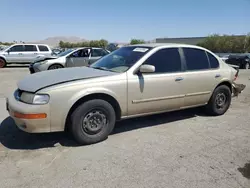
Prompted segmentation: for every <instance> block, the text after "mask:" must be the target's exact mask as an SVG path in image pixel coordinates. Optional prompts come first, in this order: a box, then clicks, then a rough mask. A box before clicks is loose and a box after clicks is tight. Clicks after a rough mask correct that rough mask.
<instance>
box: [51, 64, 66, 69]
mask: <svg viewBox="0 0 250 188" xmlns="http://www.w3.org/2000/svg"><path fill="white" fill-rule="evenodd" d="M61 68H63V66H62V65H60V64H53V65H50V67H49V68H48V70H54V69H61Z"/></svg>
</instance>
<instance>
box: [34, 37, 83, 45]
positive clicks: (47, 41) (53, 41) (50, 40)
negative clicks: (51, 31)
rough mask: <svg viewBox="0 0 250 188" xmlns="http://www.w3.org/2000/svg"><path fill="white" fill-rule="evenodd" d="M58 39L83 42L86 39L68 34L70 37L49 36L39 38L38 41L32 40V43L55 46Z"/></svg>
mask: <svg viewBox="0 0 250 188" xmlns="http://www.w3.org/2000/svg"><path fill="white" fill-rule="evenodd" d="M60 41H63V42H70V43H77V42H84V41H87V40H86V39H83V38H80V37H75V36H70V37H64V36H57V37H49V38H46V39H44V40H40V41H33V42H32V43H40V44H47V45H49V46H52V47H55V46H58V44H59V42H60Z"/></svg>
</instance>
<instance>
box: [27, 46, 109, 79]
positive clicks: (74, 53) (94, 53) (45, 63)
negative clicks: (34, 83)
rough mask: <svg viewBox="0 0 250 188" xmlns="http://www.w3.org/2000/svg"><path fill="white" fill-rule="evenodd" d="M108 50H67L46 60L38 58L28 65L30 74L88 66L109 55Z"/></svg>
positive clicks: (89, 48) (87, 48) (84, 48)
mask: <svg viewBox="0 0 250 188" xmlns="http://www.w3.org/2000/svg"><path fill="white" fill-rule="evenodd" d="M109 53H110V52H109V51H108V50H105V49H102V48H92V47H82V48H77V49H68V50H66V51H64V52H62V53H60V54H58V55H57V56H50V57H46V58H40V57H38V58H37V59H36V60H35V61H34V62H33V63H32V64H30V67H29V70H30V73H31V74H33V73H36V72H41V71H45V70H53V69H59V68H66V67H81V66H88V65H91V64H92V63H94V62H95V61H97V60H98V59H100V58H101V57H103V56H105V55H107V54H109Z"/></svg>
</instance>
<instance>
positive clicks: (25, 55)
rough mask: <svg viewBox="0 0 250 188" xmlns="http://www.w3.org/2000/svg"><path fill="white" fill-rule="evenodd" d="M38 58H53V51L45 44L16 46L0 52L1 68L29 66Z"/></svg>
mask: <svg viewBox="0 0 250 188" xmlns="http://www.w3.org/2000/svg"><path fill="white" fill-rule="evenodd" d="M37 56H41V57H47V56H51V49H50V47H49V46H48V45H45V44H14V45H11V46H10V47H8V48H5V49H4V50H3V51H1V52H0V68H3V67H5V66H6V65H7V64H29V63H32V62H33V61H34V60H35V59H36V57H37Z"/></svg>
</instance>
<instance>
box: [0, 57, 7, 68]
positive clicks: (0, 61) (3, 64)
mask: <svg viewBox="0 0 250 188" xmlns="http://www.w3.org/2000/svg"><path fill="white" fill-rule="evenodd" d="M6 65H7V63H6V61H5V60H4V59H2V58H0V69H1V68H4V67H6Z"/></svg>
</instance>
